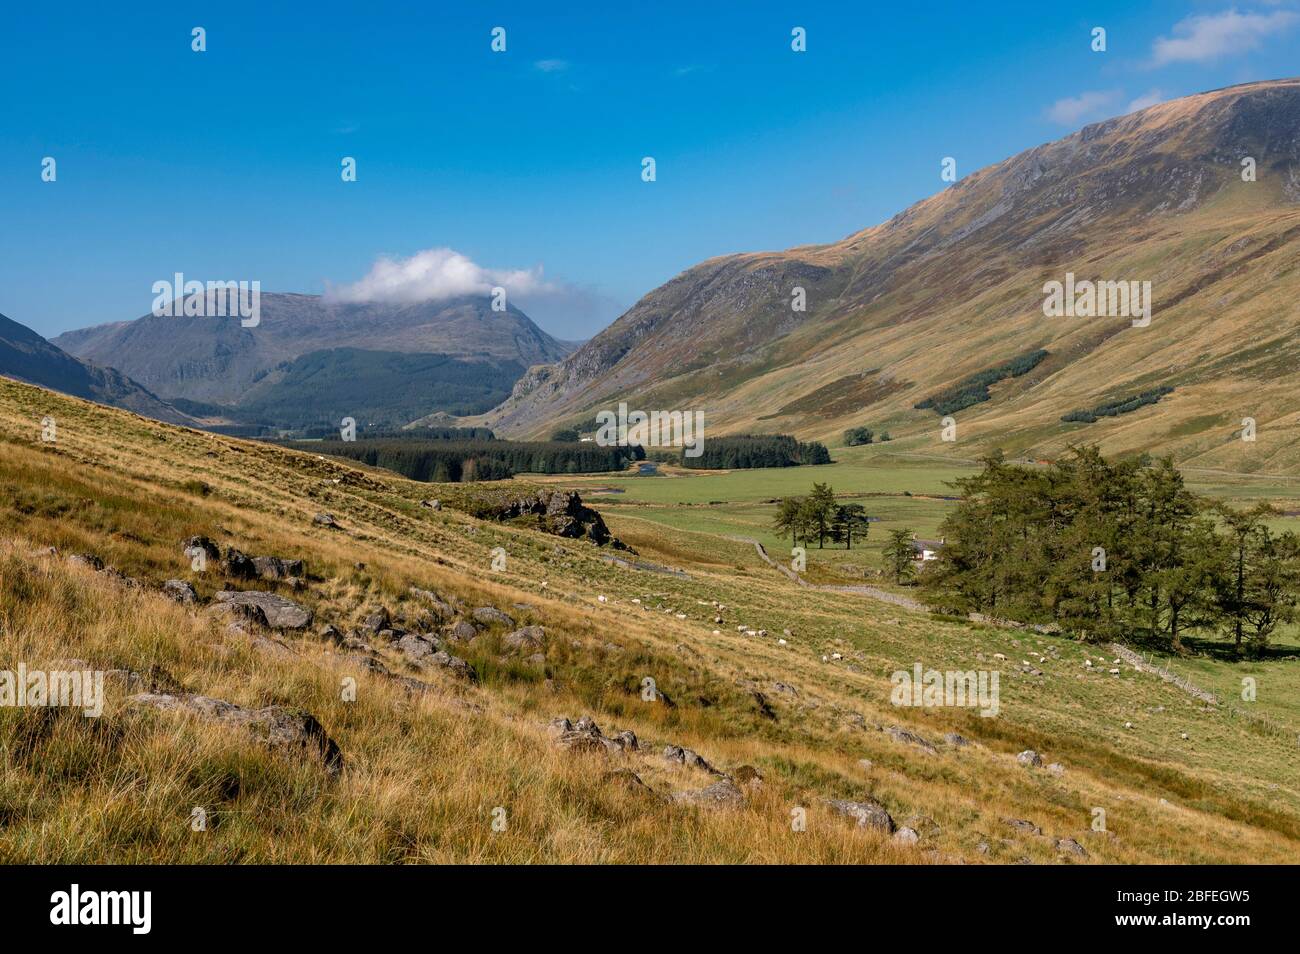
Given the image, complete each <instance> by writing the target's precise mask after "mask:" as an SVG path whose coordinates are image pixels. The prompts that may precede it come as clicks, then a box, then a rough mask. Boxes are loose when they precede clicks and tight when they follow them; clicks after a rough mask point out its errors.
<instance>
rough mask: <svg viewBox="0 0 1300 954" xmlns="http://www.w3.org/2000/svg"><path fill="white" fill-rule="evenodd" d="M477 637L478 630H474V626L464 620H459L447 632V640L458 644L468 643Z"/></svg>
mask: <svg viewBox="0 0 1300 954" xmlns="http://www.w3.org/2000/svg"><path fill="white" fill-rule="evenodd" d="M477 635H478V630H477V629H475V628H474V624H473V623H471V622H469V621H467V620H463V619H462V620H459V621H458V622H457V623H456V624H455V625H454V626H452V627H451V629H450V630H448V631H447V638H448V639H452V640H455V641H456V642H458V643H467V642H469V641H470V640H471V639H473V638H474V637H475V636H477Z"/></svg>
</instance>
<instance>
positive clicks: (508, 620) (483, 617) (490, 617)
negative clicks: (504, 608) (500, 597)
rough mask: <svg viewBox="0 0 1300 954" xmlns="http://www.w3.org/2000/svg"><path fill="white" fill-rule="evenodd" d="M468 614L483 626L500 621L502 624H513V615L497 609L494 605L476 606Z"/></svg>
mask: <svg viewBox="0 0 1300 954" xmlns="http://www.w3.org/2000/svg"><path fill="white" fill-rule="evenodd" d="M470 615H471V616H473V617H474V619H475V620H477V621H478V622H480V623H482V624H484V625H485V626H491V625H493V624H494V623H500V624H501V625H503V626H514V625H515V621H514V619H513V617H511V616H510V615H509V614H508V613H503V612H501V610H499V609H497V608H496V607H495V606H479V607H476V608H475V609H474V611H473V612H472V613H471V614H470Z"/></svg>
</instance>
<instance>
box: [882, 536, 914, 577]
mask: <svg viewBox="0 0 1300 954" xmlns="http://www.w3.org/2000/svg"><path fill="white" fill-rule="evenodd" d="M912 537H913V534H912V531H911V530H910V529H908V528H906V527H904V528H903V529H902V530H890V531H889V543H887V544H886V545H885V551H884V555H883V556H884V563H885V573H886V574H887V575H888V576H889V578H890V579H891V580H893V581H894V582H895V583H900V584H901V583H906V582H907V581H908V580H910V579H911V578H912V574H913V573H915V572H916V565H915V564H914V563H913V562H912V556H913V550H912Z"/></svg>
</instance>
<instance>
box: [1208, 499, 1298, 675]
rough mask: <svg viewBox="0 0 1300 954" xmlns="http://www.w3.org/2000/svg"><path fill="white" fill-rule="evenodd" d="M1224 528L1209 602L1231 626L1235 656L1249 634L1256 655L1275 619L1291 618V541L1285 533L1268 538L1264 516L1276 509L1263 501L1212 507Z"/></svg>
mask: <svg viewBox="0 0 1300 954" xmlns="http://www.w3.org/2000/svg"><path fill="white" fill-rule="evenodd" d="M1216 509H1217V511H1218V513H1219V514H1220V516H1221V517H1222V520H1223V524H1224V527H1225V529H1226V531H1227V541H1226V547H1225V556H1226V559H1225V561H1224V565H1223V567H1222V572H1221V573H1220V575H1219V577H1218V579H1217V581H1216V587H1215V600H1216V603H1217V605H1218V608H1219V610H1220V611H1221V613H1222V614H1223V618H1224V619H1225V621H1226V622H1228V623H1229V624H1230V625H1231V635H1232V638H1233V645H1234V647H1235V649H1236V652H1237V654H1238V655H1241V654H1242V652H1243V649H1244V647H1243V643H1244V641H1246V639H1247V629H1249V630H1250V633H1249V644H1250V647H1251V650H1252V652H1253V653H1254V654H1255V655H1259V654H1260V653H1261V652H1262V651H1263V649H1264V647H1265V646H1267V645H1268V640H1269V637H1270V636H1272V634H1273V631H1274V630H1275V629H1276V628H1277V624H1278V623H1279V622H1290V621H1291V620H1293V619H1294V618H1295V611H1296V599H1297V597H1296V594H1297V591H1300V559H1298V556H1300V554H1298V553H1297V547H1296V544H1297V539H1296V537H1295V535H1294V534H1293V533H1290V532H1287V533H1284V534H1282V535H1280V536H1274V535H1273V533H1272V531H1271V530H1270V529H1269V526H1268V524H1267V523H1265V519H1266V518H1267V517H1270V516H1273V515H1274V514H1276V513H1277V511H1276V510H1274V509H1273V507H1272V506H1270V505H1269V504H1267V503H1264V504H1259V505H1258V506H1256V507H1254V508H1252V509H1250V510H1245V511H1239V510H1233V509H1232V508H1230V507H1227V506H1223V505H1220V506H1219V507H1218V508H1216Z"/></svg>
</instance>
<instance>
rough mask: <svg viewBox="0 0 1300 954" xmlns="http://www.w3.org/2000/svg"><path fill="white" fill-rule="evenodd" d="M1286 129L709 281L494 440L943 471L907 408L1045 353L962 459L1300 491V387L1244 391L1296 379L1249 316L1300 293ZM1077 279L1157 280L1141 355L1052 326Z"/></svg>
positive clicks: (1202, 142)
mask: <svg viewBox="0 0 1300 954" xmlns="http://www.w3.org/2000/svg"><path fill="white" fill-rule="evenodd" d="M1297 126H1300V80H1297V79H1285V80H1275V81H1265V82H1260V83H1251V84H1242V85H1240V86H1234V87H1228V88H1225V89H1223V90H1217V91H1209V92H1206V93H1200V94H1196V95H1194V96H1190V97H1185V98H1183V99H1178V100H1172V101H1169V102H1165V103H1160V104H1157V105H1155V106H1151V107H1148V108H1147V109H1144V110H1141V111H1139V112H1136V113H1132V114H1129V115H1127V116H1122V117H1117V118H1113V119H1108V120H1105V121H1103V122H1099V123H1094V124H1091V125H1088V126H1085V127H1084V128H1083V129H1081V130H1079V131H1078V132H1075V133H1073V134H1071V135H1069V136H1066V137H1064V138H1062V139H1060V140H1057V141H1054V142H1050V143H1045V144H1042V145H1040V146H1036V147H1034V148H1032V149H1029V150H1026V151H1025V152H1022V153H1019V154H1018V155H1015V156H1012V157H1009V158H1007V159H1005V160H1002V161H1001V162H999V163H996V164H994V165H992V166H989V167H986V168H984V169H980V170H977V171H976V172H973V173H971V174H970V175H968V176H966V177H965V178H963V179H961V180H959V181H958V182H956V183H955V184H953V185H952V186H951V187H950V188H947V189H945V190H943V191H942V192H939V193H937V194H935V195H933V196H930V197H928V198H925V199H922V200H921V201H919V202H917V203H915V204H913V205H912V206H910V207H909V208H907V209H904V210H902V211H901V212H899V213H898V214H896V215H895V216H893V217H892V218H890V219H889V220H887V221H885V222H882V223H879V224H878V225H875V226H872V227H870V228H867V229H863V230H860V231H858V232H854V233H851V234H850V235H848V236H846V237H845V238H843V239H841V240H839V241H837V242H832V243H828V244H824V245H805V246H800V247H798V248H793V249H789V250H787V251H784V252H751V253H741V254H737V255H727V256H719V257H715V258H711V259H707V260H705V261H704V262H701V263H700V264H698V265H696V266H693V267H692V268H690V269H687V270H686V271H684V272H682V273H681V274H680V275H677V276H675V277H674V278H673V279H671V280H669V281H668V282H666V283H665V284H664V285H662V286H660V287H659V288H658V289H655V290H654V291H652V292H650V293H649V294H648V295H646V296H645V297H643V298H642V299H641V300H640V301H638V302H637V303H636V304H635V305H633V307H632V308H631V309H629V310H628V311H627V312H626V313H624V315H623V316H621V317H620V318H619V319H618V320H617V321H615V322H614V323H613V324H612V325H611V326H610V327H609V328H607V329H605V331H603V332H601V333H600V334H599V335H597V336H596V337H595V338H593V339H591V341H589V342H588V343H587V344H586V345H584V346H583V347H582V348H579V349H578V350H577V351H575V352H574V353H573V354H572V355H570V356H568V357H567V358H565V359H564V360H563V361H561V362H559V363H557V364H554V365H549V366H546V367H541V368H534V369H532V370H531V371H530V372H529V373H528V374H527V375H525V376H524V378H522V379H521V380H520V381H519V382H518V383H517V384H516V386H515V390H514V392H513V394H512V396H511V398H510V399H508V400H507V401H506V402H505V403H503V404H502V405H501V406H500V407H498V408H496V409H494V410H493V411H492V412H490V413H489V414H487V415H484V416H482V418H481V421H482V423H486V424H488V425H489V426H492V427H494V428H496V429H498V430H499V431H500V432H501V433H503V434H505V435H507V436H512V435H522V436H535V435H537V434H540V433H543V432H545V431H546V430H547V429H548V428H554V427H556V426H560V425H575V424H577V425H581V424H582V423H584V422H585V421H586V420H588V419H589V417H590V415H592V414H593V413H594V412H595V411H596V410H599V409H601V408H603V407H605V406H607V405H610V404H612V403H614V402H617V401H618V400H623V399H627V400H631V401H634V402H639V403H640V404H641V405H643V406H645V407H650V408H674V407H686V406H689V407H692V408H698V407H702V408H703V409H704V411H705V414H706V420H707V421H708V422H710V424H711V425H712V426H713V427H714V428H715V433H725V432H728V431H740V430H760V431H775V430H781V431H786V432H794V433H798V434H799V436H801V437H804V438H808V437H811V438H819V439H828V438H830V439H834V438H837V437H838V435H839V433H840V431H841V430H842V429H844V428H846V427H849V426H854V425H859V424H867V425H875V426H876V427H877V428H880V427H884V428H886V429H889V430H891V432H893V433H894V434H895V436H899V435H900V434H901V435H902V436H903V438H904V440H905V443H910V444H912V445H915V446H918V447H919V446H925V447H926V449H934V446H935V445H936V444H938V430H939V429H938V421H937V419H936V418H935V416H934V415H933V414H928V415H927V414H926V413H924V412H921V411H918V410H917V409H915V408H913V407H912V405H913V404H915V403H918V402H920V401H922V400H923V399H924V398H926V397H928V396H930V394H932V393H934V392H937V391H939V390H942V389H943V388H944V387H945V386H951V385H952V384H954V383H956V382H957V381H959V380H960V379H962V378H963V377H967V376H969V375H971V374H973V373H977V372H979V371H981V370H984V369H987V368H989V367H992V366H994V365H997V364H998V363H1000V362H1002V361H1005V360H1007V359H1009V358H1011V357H1013V356H1014V355H1015V354H1018V353H1022V352H1026V351H1030V350H1033V349H1035V348H1043V349H1046V350H1048V351H1049V352H1050V353H1051V357H1050V358H1049V360H1048V361H1046V362H1044V366H1043V368H1042V369H1041V370H1040V371H1036V372H1035V373H1034V374H1031V375H1027V376H1025V378H1023V379H1016V380H1014V381H1010V382H1003V383H1000V384H998V385H996V386H994V387H993V389H992V392H991V400H990V401H989V402H987V403H983V404H979V405H976V406H975V407H973V408H971V409H970V410H968V411H966V412H964V415H960V416H961V418H962V422H963V428H964V430H965V432H966V434H965V436H964V443H963V442H962V441H959V442H954V443H956V444H958V445H960V447H961V451H960V452H962V453H965V454H966V455H967V456H970V453H971V452H980V451H983V450H987V449H991V447H992V446H994V445H1000V446H1003V445H1004V446H1006V447H1007V448H1008V449H1010V450H1012V451H1014V452H1023V453H1029V454H1038V455H1040V456H1052V455H1054V454H1057V453H1060V452H1061V451H1062V450H1063V449H1064V448H1065V447H1066V446H1068V444H1069V443H1071V442H1072V441H1074V440H1075V439H1076V436H1078V437H1080V439H1087V440H1094V439H1096V440H1099V441H1100V442H1101V443H1102V444H1103V445H1104V446H1105V448H1106V449H1107V450H1108V451H1110V452H1132V451H1137V450H1146V449H1159V450H1167V451H1169V452H1171V453H1174V454H1175V455H1176V456H1178V457H1180V459H1184V460H1194V461H1196V462H1197V463H1198V464H1202V465H1215V466H1220V465H1227V464H1232V465H1233V466H1234V467H1239V468H1243V469H1253V468H1255V467H1259V466H1281V467H1283V468H1284V469H1287V470H1295V469H1298V468H1300V452H1297V451H1296V450H1294V449H1287V448H1286V447H1285V446H1284V445H1286V444H1288V443H1289V444H1291V445H1295V444H1296V443H1297V441H1296V440H1295V436H1298V435H1300V405H1298V404H1296V403H1295V402H1292V401H1289V400H1287V399H1286V398H1285V392H1286V390H1287V387H1288V385H1289V386H1290V390H1291V392H1293V393H1294V392H1295V391H1296V387H1295V385H1296V384H1300V379H1296V378H1295V377H1291V376H1288V375H1287V374H1286V373H1282V374H1279V375H1277V376H1275V377H1274V378H1273V379H1271V380H1266V381H1265V380H1256V381H1254V384H1256V385H1262V388H1252V387H1250V386H1243V381H1244V380H1245V379H1248V378H1253V377H1254V376H1255V374H1256V373H1257V372H1258V371H1259V369H1260V365H1261V363H1272V364H1276V365H1279V366H1281V365H1284V364H1285V362H1286V361H1288V360H1290V359H1292V358H1300V355H1297V354H1296V349H1295V348H1294V347H1293V346H1292V344H1291V343H1289V342H1290V338H1291V337H1293V336H1288V335H1277V334H1271V333H1270V329H1271V330H1274V331H1275V330H1277V323H1276V320H1274V321H1272V322H1262V321H1260V320H1259V316H1258V314H1257V312H1258V311H1259V310H1260V309H1261V308H1263V307H1272V308H1278V307H1281V306H1282V305H1283V304H1284V303H1285V302H1286V301H1287V300H1288V299H1290V298H1294V296H1295V294H1300V288H1295V289H1294V291H1292V292H1288V290H1287V289H1288V288H1290V287H1292V284H1293V283H1294V282H1295V281H1296V276H1295V275H1294V274H1293V273H1292V269H1291V265H1290V262H1291V261H1292V260H1293V259H1294V252H1295V244H1294V240H1295V238H1296V237H1297V235H1298V234H1300V233H1298V232H1297V227H1300V208H1298V207H1297V202H1300V140H1298V139H1297V138H1296V137H1295V136H1294V133H1293V132H1291V133H1288V130H1294V129H1295V128H1296V127H1297ZM1247 156H1250V157H1252V158H1253V159H1254V160H1255V161H1256V164H1257V169H1256V172H1257V180H1256V181H1253V182H1246V181H1243V180H1242V176H1241V165H1240V163H1241V160H1242V159H1243V158H1245V157H1247ZM1067 271H1074V272H1077V273H1079V275H1080V277H1090V278H1110V279H1130V278H1147V279H1148V280H1154V286H1155V305H1156V309H1157V312H1156V319H1155V325H1156V329H1157V330H1156V331H1154V332H1152V333H1150V334H1147V335H1146V336H1145V339H1143V338H1141V337H1137V336H1135V334H1133V333H1131V331H1130V329H1129V322H1128V321H1127V320H1123V321H1117V320H1113V319H1095V320H1091V321H1086V322H1078V321H1076V322H1074V323H1073V324H1070V323H1068V322H1063V321H1056V323H1055V324H1053V323H1052V321H1054V320H1055V319H1048V320H1045V319H1044V316H1043V313H1042V311H1041V306H1042V301H1043V291H1042V288H1043V284H1044V282H1046V281H1050V280H1057V279H1061V278H1063V277H1064V274H1065V273H1066V272H1067ZM795 286H799V287H803V288H804V289H805V292H806V295H807V301H808V305H807V311H806V312H802V313H801V312H795V311H792V310H791V308H790V301H791V291H792V289H793V288H794V287H795ZM1261 287H1262V288H1264V289H1265V292H1264V294H1263V298H1265V299H1267V302H1265V301H1261V300H1259V299H1260V298H1261V293H1260V291H1259V289H1260V288H1261ZM1211 296H1215V299H1216V300H1222V299H1223V298H1224V297H1225V296H1227V297H1228V299H1230V304H1231V306H1232V307H1231V308H1230V309H1229V318H1230V322H1229V323H1230V324H1231V325H1232V327H1233V329H1234V334H1235V335H1236V338H1226V339H1225V337H1224V336H1223V335H1222V334H1221V329H1219V330H1216V328H1215V327H1214V324H1213V323H1211V322H1208V321H1207V317H1208V316H1209V314H1210V313H1211V312H1212V311H1214V309H1215V305H1214V303H1213V302H1212V301H1211V300H1210V297H1211ZM1216 320H1217V321H1218V322H1219V323H1220V324H1223V319H1222V316H1218V317H1217V318H1216ZM1133 330H1134V331H1136V330H1137V329H1133ZM1143 330H1146V331H1150V329H1143ZM1189 342H1190V344H1191V345H1192V346H1194V347H1196V348H1198V349H1200V351H1201V353H1202V356H1203V357H1206V358H1208V359H1211V360H1210V363H1209V366H1208V367H1206V368H1204V369H1201V370H1199V371H1196V370H1194V369H1192V370H1189V368H1188V367H1187V366H1186V364H1185V363H1184V362H1183V361H1182V360H1179V359H1178V357H1177V355H1176V354H1175V353H1174V351H1175V350H1176V346H1179V345H1181V346H1182V347H1188V346H1189ZM1295 365H1300V361H1296V362H1295ZM1252 369H1253V370H1252ZM1234 372H1235V375H1236V380H1234V379H1233V378H1234ZM855 382H856V383H855ZM1165 383H1173V384H1175V385H1177V386H1178V387H1177V391H1178V392H1179V393H1175V394H1173V395H1171V396H1170V398H1168V399H1167V400H1166V401H1162V402H1161V403H1160V405H1158V406H1156V407H1152V408H1143V409H1142V410H1141V411H1140V412H1137V413H1136V414H1135V415H1132V416H1125V417H1120V418H1115V419H1111V420H1107V421H1105V422H1102V423H1099V424H1094V425H1091V426H1090V429H1089V430H1088V431H1087V432H1086V433H1084V434H1083V435H1080V431H1081V430H1082V429H1081V427H1079V426H1073V427H1071V426H1065V425H1064V424H1063V422H1061V421H1060V420H1059V419H1060V417H1061V416H1063V415H1064V414H1066V413H1068V412H1069V411H1070V410H1072V409H1074V408H1076V407H1087V406H1093V405H1095V404H1097V403H1101V401H1102V400H1104V399H1106V398H1108V397H1111V396H1113V393H1114V392H1116V391H1122V390H1127V389H1132V390H1135V391H1140V390H1143V389H1144V386H1150V385H1159V384H1165ZM855 388H856V389H857V390H859V391H860V392H861V394H860V396H859V399H857V400H856V403H855V401H854V400H851V399H850V398H851V397H852V392H853V391H854V389H855ZM1252 391H1253V392H1257V393H1255V394H1254V396H1252ZM819 393H823V394H824V393H832V394H834V393H839V394H840V399H838V400H837V402H833V403H834V406H835V408H836V410H835V411H834V412H833V413H824V411H825V408H823V407H815V406H810V405H815V404H816V403H817V396H818V395H819ZM1227 393H1231V398H1229V397H1228V396H1227ZM1239 403H1240V404H1243V405H1244V406H1243V407H1242V408H1241V409H1240V410H1238V409H1237V407H1236V405H1237V404H1239ZM1252 410H1253V411H1255V412H1256V414H1255V415H1253V416H1256V417H1257V418H1259V419H1260V420H1261V421H1263V420H1264V419H1267V420H1268V422H1269V427H1270V431H1269V432H1270V440H1271V443H1270V445H1269V449H1268V450H1267V451H1266V452H1264V453H1255V454H1254V459H1253V461H1252V460H1248V459H1244V458H1243V454H1242V453H1241V450H1242V449H1241V448H1240V447H1239V446H1234V445H1233V444H1232V433H1233V428H1234V427H1237V428H1239V427H1240V426H1241V418H1242V417H1245V416H1252V415H1250V414H1248V413H1247V412H1248V411H1252ZM1211 411H1214V412H1216V413H1215V414H1214V418H1215V419H1214V420H1213V421H1210V420H1208V418H1209V417H1210V412H1211ZM1135 419H1136V420H1139V421H1141V422H1142V427H1140V428H1138V429H1135V428H1134V427H1133V421H1134V420H1135ZM1234 421H1235V423H1234ZM1198 423H1199V425H1200V426H1195V425H1198ZM1184 431H1186V432H1185V433H1184ZM1287 436H1291V439H1290V440H1289V441H1287V440H1283V438H1285V437H1287ZM1274 438H1276V439H1274ZM938 449H939V450H940V451H941V452H953V451H954V448H953V447H952V446H943V445H939V447H938ZM1251 450H1253V451H1260V450H1261V448H1259V447H1256V448H1252V449H1251Z"/></svg>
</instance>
